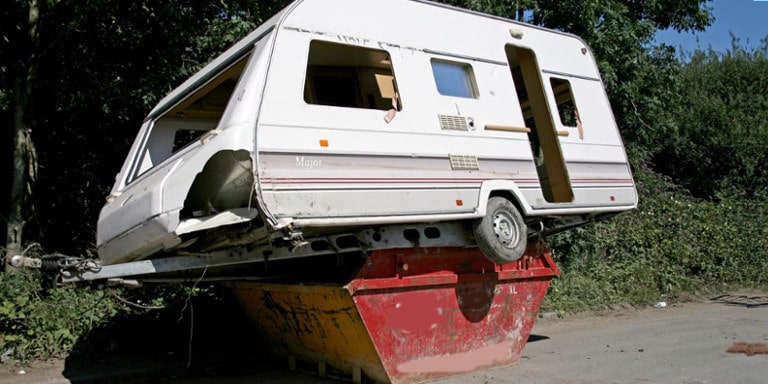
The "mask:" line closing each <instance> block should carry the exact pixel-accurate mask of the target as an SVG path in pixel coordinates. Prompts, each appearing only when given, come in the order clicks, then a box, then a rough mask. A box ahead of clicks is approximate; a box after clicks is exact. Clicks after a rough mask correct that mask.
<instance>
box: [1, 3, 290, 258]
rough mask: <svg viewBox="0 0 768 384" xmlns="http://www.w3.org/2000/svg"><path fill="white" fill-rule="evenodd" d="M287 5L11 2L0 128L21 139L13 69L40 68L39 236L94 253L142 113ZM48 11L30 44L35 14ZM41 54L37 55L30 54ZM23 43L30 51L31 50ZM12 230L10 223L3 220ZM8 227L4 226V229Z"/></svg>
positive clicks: (36, 98)
mask: <svg viewBox="0 0 768 384" xmlns="http://www.w3.org/2000/svg"><path fill="white" fill-rule="evenodd" d="M285 3H286V1H271V2H253V1H247V0H232V1H205V2H198V1H171V0H160V1H137V2H120V1H112V0H96V1H88V2H76V1H54V0H49V1H45V2H42V1H34V0H28V1H21V0H16V1H8V2H4V3H3V6H2V7H3V8H2V9H1V11H0V33H2V38H0V56H1V57H3V63H2V64H0V84H2V87H0V89H2V92H0V108H2V109H0V122H1V123H2V126H3V127H4V128H3V130H2V139H3V140H2V143H4V145H5V143H10V142H11V140H10V139H11V134H10V130H9V129H6V128H5V127H10V125H11V124H10V123H11V122H10V120H11V115H12V113H11V112H12V110H13V108H14V107H13V106H12V105H11V101H12V100H13V98H12V97H11V96H12V93H13V92H12V90H13V88H12V87H11V84H13V82H14V81H17V80H18V79H19V78H20V76H22V75H19V73H20V72H19V71H11V70H10V69H8V68H12V67H13V65H14V63H27V62H29V61H30V60H32V59H33V58H34V59H35V60H36V62H37V63H39V68H38V70H37V71H36V73H35V77H34V79H28V78H27V76H26V75H23V76H22V77H23V80H25V81H26V80H33V81H29V82H28V84H29V95H30V98H29V102H28V105H27V106H25V107H24V117H23V118H24V122H25V123H26V124H27V126H28V127H29V131H30V132H31V139H32V141H33V142H34V143H35V144H36V146H37V148H39V150H38V153H39V166H40V169H39V174H38V176H39V178H38V180H37V182H36V183H35V184H34V186H32V185H30V188H29V191H28V193H29V194H30V197H31V198H29V199H27V204H26V205H25V207H24V208H25V209H24V216H25V217H24V219H25V220H30V219H33V220H32V221H31V222H32V223H34V224H35V225H28V226H26V228H25V232H24V233H25V235H26V236H27V238H28V239H33V240H38V241H41V242H43V243H44V244H45V245H46V247H49V248H52V249H57V250H61V251H64V252H69V253H83V252H86V251H87V250H88V249H89V246H90V245H92V241H93V239H94V238H95V230H94V225H95V223H96V219H97V217H98V211H99V209H100V208H101V206H102V205H103V198H104V196H105V195H106V194H107V193H108V191H109V187H110V185H111V183H112V179H113V176H114V174H115V172H116V171H117V170H118V169H119V168H120V165H121V163H122V161H123V158H124V156H125V154H126V153H127V151H128V148H129V145H130V142H131V141H132V139H133V138H134V136H135V134H136V132H137V129H138V127H139V125H140V124H141V121H142V119H143V116H144V115H145V114H146V113H147V112H148V111H149V109H150V108H151V107H152V106H153V105H154V104H155V103H156V102H157V101H158V100H159V99H160V98H161V97H162V96H164V95H165V94H166V93H167V92H168V91H170V90H171V89H172V88H173V87H175V86H176V85H178V84H179V83H180V82H182V81H183V80H185V79H186V78H187V77H189V76H190V75H191V74H193V73H194V72H195V71H196V70H197V69H199V68H200V67H201V66H202V65H203V64H205V63H206V62H208V61H209V60H210V59H211V58H212V56H214V55H216V54H218V53H219V52H221V51H222V50H223V49H224V48H226V47H227V46H228V45H231V44H232V43H233V42H235V41H237V40H238V39H239V38H241V37H242V36H243V35H245V34H246V33H247V32H249V31H250V30H252V29H253V28H255V26H256V25H257V24H259V23H260V22H261V21H263V20H265V19H266V18H268V17H269V16H271V15H272V14H273V13H275V12H276V11H277V10H279V9H280V8H282V6H283V5H284V4H285ZM33 5H43V6H41V7H40V10H39V20H40V23H39V26H38V28H39V29H38V30H37V40H36V43H35V44H34V45H30V44H28V43H29V41H28V39H27V37H26V36H24V35H20V34H18V33H17V32H16V31H19V30H22V31H23V30H24V29H25V26H26V23H27V20H26V19H25V15H26V14H29V10H30V9H31V7H32V6H33ZM24 47H30V48H24ZM22 48H23V49H22ZM0 152H1V153H3V158H2V167H1V168H0V170H1V171H2V172H0V185H3V188H2V189H3V190H2V191H0V201H3V202H4V204H3V206H2V207H0V215H3V216H4V217H7V214H8V212H9V207H8V206H7V205H6V204H5V202H7V201H8V200H9V195H8V194H7V193H8V189H7V188H6V187H5V186H6V185H9V180H11V175H12V167H10V166H9V164H11V161H12V160H13V158H12V157H11V155H10V153H11V151H9V148H3V150H2V151H0ZM2 224H5V222H3V223H2ZM0 226H2V225H0Z"/></svg>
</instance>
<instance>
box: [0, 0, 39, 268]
mask: <svg viewBox="0 0 768 384" xmlns="http://www.w3.org/2000/svg"><path fill="white" fill-rule="evenodd" d="M28 15H29V18H28V20H27V21H28V23H27V25H26V28H25V29H26V31H24V29H22V31H23V32H22V33H21V34H20V35H19V36H18V37H19V38H18V39H15V41H14V43H13V44H14V45H15V47H14V48H15V49H13V51H15V53H17V55H18V56H19V57H16V61H15V63H14V64H12V69H11V70H10V71H9V72H10V82H11V89H10V91H11V97H10V109H11V114H12V119H11V124H12V125H11V130H12V131H13V133H12V143H11V145H12V146H13V148H12V151H13V159H12V160H11V166H12V169H11V185H10V199H9V202H8V203H9V210H8V218H7V221H8V223H7V224H8V227H7V230H6V240H5V250H6V255H5V262H6V265H7V262H8V261H9V260H10V257H11V256H13V255H17V254H20V253H21V250H22V241H23V237H22V232H23V229H24V224H25V223H26V220H25V218H24V206H25V204H26V202H27V201H28V197H29V195H30V194H31V193H32V183H33V182H34V179H35V175H36V172H37V169H36V168H37V164H36V157H35V156H34V145H33V143H32V138H31V135H30V129H29V127H28V126H27V122H28V121H29V116H27V113H28V111H29V109H28V108H27V106H28V105H29V98H30V91H31V89H32V82H33V81H34V77H35V73H36V70H37V55H36V48H37V42H38V39H37V38H38V36H37V34H38V29H37V27H38V15H39V7H38V3H37V1H36V0H32V1H30V2H29V13H28Z"/></svg>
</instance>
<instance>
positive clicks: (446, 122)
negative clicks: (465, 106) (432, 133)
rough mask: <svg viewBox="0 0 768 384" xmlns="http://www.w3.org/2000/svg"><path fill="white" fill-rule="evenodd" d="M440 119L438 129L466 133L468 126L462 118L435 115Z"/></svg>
mask: <svg viewBox="0 0 768 384" xmlns="http://www.w3.org/2000/svg"><path fill="white" fill-rule="evenodd" d="M437 117H438V118H439V119H440V128H442V129H451V130H454V131H468V130H469V125H468V124H467V118H466V117H464V116H451V115H437Z"/></svg>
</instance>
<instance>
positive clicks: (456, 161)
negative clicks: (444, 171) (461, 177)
mask: <svg viewBox="0 0 768 384" xmlns="http://www.w3.org/2000/svg"><path fill="white" fill-rule="evenodd" d="M449 157H450V159H451V169H453V170H454V171H477V170H480V163H479V162H478V161H477V156H472V155H449Z"/></svg>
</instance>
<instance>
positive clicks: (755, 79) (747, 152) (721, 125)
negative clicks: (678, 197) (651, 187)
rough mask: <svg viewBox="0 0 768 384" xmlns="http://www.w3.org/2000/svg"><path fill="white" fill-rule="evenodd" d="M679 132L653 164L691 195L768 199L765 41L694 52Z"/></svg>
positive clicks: (686, 70)
mask: <svg viewBox="0 0 768 384" xmlns="http://www.w3.org/2000/svg"><path fill="white" fill-rule="evenodd" d="M680 82H681V84H682V85H683V87H682V89H681V95H682V98H683V100H684V102H682V103H680V104H679V106H678V107H677V108H676V109H675V110H674V112H675V115H676V119H677V124H678V126H679V132H678V133H677V135H674V136H672V135H670V136H669V139H670V140H667V141H665V142H663V144H664V145H663V150H662V151H661V153H659V154H658V155H657V160H656V162H657V164H658V169H659V170H660V171H661V172H663V173H665V174H667V175H670V176H672V177H673V179H674V180H675V181H676V182H678V183H679V184H681V185H682V186H684V187H685V188H687V189H688V190H689V191H690V192H691V193H692V194H693V195H694V196H698V197H702V198H707V199H715V200H720V199H723V198H733V197H736V198H740V197H746V198H750V199H754V198H760V199H766V198H768V152H766V151H765V148H768V38H767V39H764V40H763V44H762V45H761V46H759V47H757V48H754V49H751V50H749V49H746V48H744V47H742V46H740V45H739V44H738V42H737V41H734V43H733V47H732V48H731V50H729V51H727V52H725V53H719V52H715V51H713V50H711V49H710V50H707V51H703V50H698V51H696V52H694V53H693V54H691V56H690V57H689V58H688V61H687V63H686V64H685V65H684V66H683V69H682V72H681V79H680Z"/></svg>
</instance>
